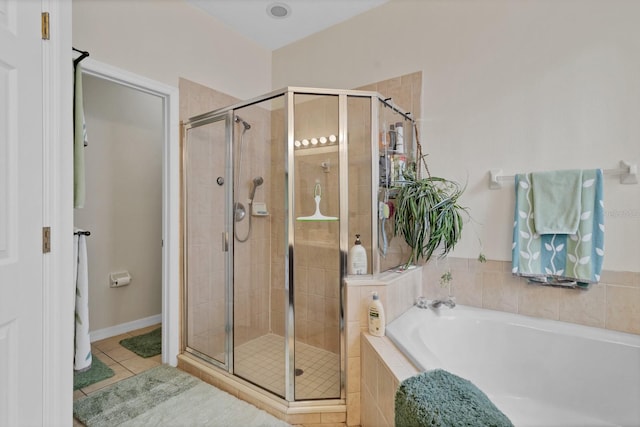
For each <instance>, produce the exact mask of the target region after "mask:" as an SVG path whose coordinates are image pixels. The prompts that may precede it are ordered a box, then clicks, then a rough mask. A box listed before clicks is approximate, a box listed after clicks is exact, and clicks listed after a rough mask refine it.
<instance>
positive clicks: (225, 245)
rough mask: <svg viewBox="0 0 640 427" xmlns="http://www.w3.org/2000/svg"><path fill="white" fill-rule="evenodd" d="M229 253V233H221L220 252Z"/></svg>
mask: <svg viewBox="0 0 640 427" xmlns="http://www.w3.org/2000/svg"><path fill="white" fill-rule="evenodd" d="M228 251H229V233H227V232H226V231H223V232H222V252H228Z"/></svg>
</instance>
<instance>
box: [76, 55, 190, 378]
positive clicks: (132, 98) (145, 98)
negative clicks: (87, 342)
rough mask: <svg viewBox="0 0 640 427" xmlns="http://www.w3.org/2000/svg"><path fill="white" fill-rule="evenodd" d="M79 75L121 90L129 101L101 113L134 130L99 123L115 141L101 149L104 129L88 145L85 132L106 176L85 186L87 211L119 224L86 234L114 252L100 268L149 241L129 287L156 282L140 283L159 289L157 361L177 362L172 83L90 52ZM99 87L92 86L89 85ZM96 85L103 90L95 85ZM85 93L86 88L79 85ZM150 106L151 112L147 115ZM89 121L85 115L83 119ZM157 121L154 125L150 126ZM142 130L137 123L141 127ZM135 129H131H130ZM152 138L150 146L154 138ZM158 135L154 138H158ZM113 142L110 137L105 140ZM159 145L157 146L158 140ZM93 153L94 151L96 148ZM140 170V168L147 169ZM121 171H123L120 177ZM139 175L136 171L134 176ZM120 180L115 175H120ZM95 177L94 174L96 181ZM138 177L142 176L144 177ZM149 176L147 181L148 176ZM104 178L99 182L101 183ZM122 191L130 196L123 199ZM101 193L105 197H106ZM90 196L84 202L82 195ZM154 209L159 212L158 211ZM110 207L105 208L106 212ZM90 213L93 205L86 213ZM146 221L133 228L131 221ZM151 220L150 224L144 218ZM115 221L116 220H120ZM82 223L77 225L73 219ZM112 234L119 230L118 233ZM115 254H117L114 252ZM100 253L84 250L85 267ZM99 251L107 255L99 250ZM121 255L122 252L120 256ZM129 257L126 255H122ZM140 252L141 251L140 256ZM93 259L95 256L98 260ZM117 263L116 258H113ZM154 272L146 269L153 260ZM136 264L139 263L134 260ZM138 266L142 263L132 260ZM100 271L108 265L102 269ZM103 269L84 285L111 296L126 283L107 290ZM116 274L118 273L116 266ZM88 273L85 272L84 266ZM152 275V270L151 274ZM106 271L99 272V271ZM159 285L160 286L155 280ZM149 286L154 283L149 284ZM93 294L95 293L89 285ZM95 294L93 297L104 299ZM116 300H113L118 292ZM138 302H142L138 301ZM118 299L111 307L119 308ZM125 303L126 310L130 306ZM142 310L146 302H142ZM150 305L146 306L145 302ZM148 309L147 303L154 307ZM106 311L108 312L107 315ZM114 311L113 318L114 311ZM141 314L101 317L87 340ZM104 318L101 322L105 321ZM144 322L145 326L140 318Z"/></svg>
mask: <svg viewBox="0 0 640 427" xmlns="http://www.w3.org/2000/svg"><path fill="white" fill-rule="evenodd" d="M82 67H83V78H84V79H85V81H87V82H88V83H89V85H90V93H94V94H95V93H103V94H104V95H103V96H104V97H107V96H109V97H110V96H111V95H115V94H116V93H120V94H126V97H125V98H123V99H126V101H122V102H127V103H129V104H128V105H120V107H118V106H117V105H111V106H109V107H108V108H101V109H100V110H101V111H100V114H105V115H109V114H112V115H119V116H120V117H119V118H120V120H119V125H117V126H116V127H122V128H126V127H128V126H129V127H134V128H136V130H135V131H134V133H133V135H135V137H134V138H135V141H134V140H130V141H127V140H121V139H122V137H120V135H122V134H120V133H119V132H120V131H122V129H115V130H114V129H113V127H111V128H104V129H97V130H95V131H96V132H98V133H100V132H102V131H105V129H109V130H106V132H110V133H112V134H111V135H107V137H108V138H109V139H110V141H111V142H113V145H114V146H113V147H109V148H110V150H108V151H104V150H105V149H106V148H107V147H105V146H100V137H104V136H105V135H100V136H96V137H97V140H96V141H95V144H94V145H95V147H91V145H92V143H91V138H92V136H91V132H92V130H91V129H90V128H88V129H87V130H88V133H89V145H88V147H86V150H91V149H93V150H94V151H98V150H102V156H100V157H101V158H100V162H99V164H100V169H102V170H103V173H102V175H100V176H103V177H109V179H110V183H109V184H108V185H109V188H100V187H99V186H98V187H97V188H98V190H99V191H97V192H96V193H97V194H91V193H90V190H89V189H88V191H87V200H90V199H91V198H93V199H94V200H96V201H99V202H98V203H97V205H94V207H93V209H92V210H93V214H96V213H97V212H100V213H101V214H102V215H104V218H102V220H101V221H102V223H103V224H106V223H109V222H111V223H113V222H114V221H115V222H116V227H117V229H118V230H119V231H118V232H117V233H111V234H110V235H109V236H104V234H105V230H100V229H97V230H89V231H91V232H92V236H91V237H88V238H87V239H93V238H98V237H99V236H100V234H101V233H102V234H103V238H104V239H105V241H106V242H107V243H105V246H107V247H105V248H100V250H105V251H107V252H110V253H111V256H112V259H115V260H117V261H115V264H114V263H112V264H111V265H106V264H103V265H102V266H101V267H100V268H101V269H103V270H104V269H108V270H112V269H114V268H115V269H117V270H120V269H122V270H126V269H128V267H127V265H126V263H122V261H120V260H121V259H122V254H126V253H127V251H128V252H131V254H130V255H128V256H129V257H132V256H140V255H141V254H140V253H139V252H140V250H137V252H138V255H135V253H136V249H135V248H132V247H131V246H132V245H133V243H131V242H134V241H143V242H147V243H148V242H151V243H149V251H150V252H151V255H148V256H146V258H147V259H146V260H142V261H141V263H142V265H147V266H146V267H144V268H146V269H147V270H148V271H147V272H146V273H143V276H144V277H140V278H139V280H138V283H135V282H136V278H135V275H133V274H132V275H131V276H132V278H131V284H130V285H129V286H131V287H132V290H135V291H138V289H137V288H136V289H133V287H134V286H136V285H142V284H143V283H144V282H145V281H149V280H151V281H154V280H155V281H156V284H155V285H153V284H146V285H144V286H148V287H150V289H148V290H147V291H146V292H147V293H148V292H157V293H158V294H159V295H156V296H155V298H156V302H155V307H156V308H155V310H156V311H157V305H158V302H159V305H160V311H161V315H160V321H161V324H162V362H163V363H167V364H170V365H172V366H175V365H176V364H177V354H178V324H179V320H178V300H179V293H178V291H179V290H178V285H179V282H178V280H179V279H178V277H179V276H178V268H179V244H178V236H179V185H178V182H179V175H178V173H179V133H178V89H177V88H175V87H172V86H168V85H165V84H163V83H160V82H157V81H153V80H150V79H148V78H146V77H143V76H139V75H136V74H134V73H130V72H128V71H125V70H122V69H119V68H116V67H113V66H110V65H107V64H104V63H101V62H99V61H95V60H93V59H91V58H87V59H85V60H84V61H83V62H82ZM94 90H98V92H94ZM99 91H102V92H99ZM85 94H86V89H85ZM102 100H103V101H104V107H107V106H108V105H109V104H113V103H118V102H120V101H118V100H117V98H116V97H113V98H112V99H111V100H109V99H102ZM92 101H93V100H88V99H87V98H85V108H86V104H87V103H92ZM130 103H139V105H138V108H140V109H142V110H144V111H140V113H141V114H136V116H137V119H135V118H132V117H131V116H130V115H127V114H126V112H124V113H125V114H124V115H123V114H122V113H123V111H119V108H120V110H126V108H129V107H131V105H130ZM149 111H151V112H152V114H148V113H149ZM87 120H89V118H88V119H87ZM131 120H138V122H139V121H143V122H145V123H144V126H138V125H139V124H140V123H131V122H130V121H131ZM154 128H155V129H154ZM141 129H142V130H141ZM136 132H137V133H136ZM125 134H126V135H132V133H125ZM152 141H156V142H155V145H156V146H155V147H154V146H153V145H154V142H152ZM158 141H159V142H160V143H159V144H158ZM109 145H111V144H109ZM158 145H159V146H158ZM94 155H95V153H94ZM89 167H90V166H89V164H87V176H89V174H91V173H93V172H95V171H90V170H89ZM145 171H146V172H145ZM125 172H127V173H126V176H125ZM136 174H138V175H136ZM123 177H124V179H121V178H123ZM95 179H96V178H95V177H94V180H95ZM143 181H144V182H143ZM151 181H153V182H151ZM102 184H104V183H102ZM128 185H129V186H130V187H136V188H137V190H136V191H133V192H129V191H127V192H126V193H128V195H124V196H123V194H118V193H124V192H123V191H120V192H119V191H118V188H121V189H126V188H127V186H128ZM154 187H155V189H154V190H152V193H155V194H151V193H149V192H147V193H146V194H141V191H142V192H143V193H144V192H145V191H147V190H148V189H149V188H154ZM127 198H128V199H127ZM140 198H145V199H147V200H146V201H145V202H144V203H140V200H139V199H140ZM105 199H106V200H105ZM88 203H89V202H88ZM154 209H155V210H156V211H155V214H154V215H156V216H157V217H156V218H155V219H153V218H149V217H148V216H149V212H153V210H154ZM158 210H160V211H161V214H160V213H158V212H157V211H158ZM75 211H76V215H74V216H76V217H81V216H82V215H84V214H85V213H78V212H79V211H82V210H81V209H76V210H75ZM107 211H108V212H107ZM87 214H90V215H91V212H87ZM136 221H138V223H139V224H144V226H140V227H136V226H135V223H136ZM149 223H150V225H149ZM118 224H119V225H118ZM76 225H81V224H76ZM98 227H99V228H100V221H98ZM132 234H133V235H134V238H133V239H132V240H131V241H127V236H129V237H130V236H131V235H132ZM118 235H120V236H121V237H120V238H119V237H118ZM114 253H116V254H118V253H119V254H121V255H113V254H114ZM98 256H100V255H99V254H92V253H90V255H89V259H90V261H89V265H90V268H91V265H92V261H91V257H98ZM103 256H109V255H107V254H103ZM118 256H120V258H118ZM125 256H127V255H125ZM143 258H145V257H144V256H143ZM98 261H99V260H98V259H96V262H98ZM118 263H120V264H118ZM154 263H155V266H156V267H155V268H156V269H158V270H159V271H156V272H151V271H150V270H152V269H153V265H154ZM139 265H140V264H139ZM138 268H140V267H138ZM105 271H106V270H105ZM105 271H102V273H103V274H101V275H100V277H99V278H98V279H97V280H96V283H90V288H91V287H93V286H95V287H97V288H99V289H100V291H99V293H105V292H106V295H108V296H113V295H116V293H117V292H118V291H126V289H112V288H111V287H110V280H109V274H108V273H111V272H112V271H109V272H108V273H105ZM116 273H117V272H116ZM90 274H91V273H90ZM154 275H155V277H150V276H154ZM103 276H105V277H103ZM157 282H159V283H160V286H158V283H157ZM153 286H155V288H153ZM94 293H95V292H94ZM99 293H97V295H98V296H97V298H100V299H101V300H104V298H102V297H100V295H99ZM130 294H131V298H128V297H126V296H125V297H124V298H125V299H130V301H128V303H129V304H134V305H135V304H140V303H141V301H136V300H135V299H136V295H137V293H136V292H130ZM89 295H90V298H91V295H92V291H91V289H90V291H89ZM124 295H126V294H125V293H122V292H121V293H120V296H119V298H123V296H124ZM114 301H116V304H117V301H118V299H117V298H116V299H115V300H114ZM141 307H142V306H141ZM121 308H122V305H120V306H118V307H117V309H118V310H121ZM129 310H132V309H131V308H129ZM143 310H144V309H143ZM146 310H147V311H148V310H149V308H148V307H147V308H146ZM152 310H153V309H152ZM155 314H156V315H155V316H145V315H143V319H142V322H143V323H144V322H145V321H147V322H154V321H155V323H157V313H155ZM102 316H103V319H101V320H100V321H102V322H109V319H108V318H107V319H104V317H105V315H104V314H103V315H102ZM107 317H108V316H107ZM114 318H115V317H114ZM139 320H140V319H136V320H135V321H133V322H126V321H125V322H120V321H118V320H117V319H116V320H112V323H116V324H115V325H112V326H110V327H106V328H105V327H104V326H101V325H100V324H98V325H97V328H96V327H94V326H91V328H92V330H94V331H95V330H96V329H98V331H97V332H98V333H97V334H94V333H92V335H91V338H92V341H95V340H98V339H103V338H107V337H108V336H113V335H117V334H119V333H123V332H128V329H137V328H139V327H140V326H141V324H140V323H139V322H138V321H139ZM104 324H107V323H104ZM142 326H144V325H142Z"/></svg>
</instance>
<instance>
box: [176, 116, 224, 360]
mask: <svg viewBox="0 0 640 427" xmlns="http://www.w3.org/2000/svg"><path fill="white" fill-rule="evenodd" d="M228 120H229V119H228V116H227V115H226V114H225V115H221V116H217V117H214V118H212V119H208V120H207V121H205V122H203V123H197V122H196V123H195V124H190V125H189V127H188V128H187V129H186V133H185V140H184V148H183V149H184V164H183V168H184V195H185V212H184V218H185V219H184V224H185V241H184V245H185V258H186V259H185V263H184V265H185V281H186V287H185V289H186V295H185V298H184V303H185V305H186V307H185V313H186V325H185V334H184V336H185V339H186V342H185V348H186V350H187V351H188V352H191V353H194V354H197V355H198V356H199V357H202V358H205V359H207V360H209V361H211V362H212V363H214V364H216V365H218V366H221V367H224V368H226V369H228V368H229V360H228V353H229V351H228V349H229V347H230V345H229V341H230V339H231V338H230V336H229V330H230V328H231V326H230V313H229V312H230V307H229V305H228V304H227V301H228V300H229V294H230V288H229V286H230V285H229V283H230V280H229V265H230V261H229V256H230V255H229V245H230V243H229V233H228V225H227V224H228V218H227V212H228V209H226V205H227V203H228V197H229V196H228V193H229V191H228V190H227V189H228V188H230V185H231V178H230V176H229V175H230V172H229V170H230V168H229V167H228V165H227V163H228V155H227V152H228V151H227V143H226V141H227V125H226V123H227V121H228Z"/></svg>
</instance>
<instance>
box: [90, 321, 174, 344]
mask: <svg viewBox="0 0 640 427" xmlns="http://www.w3.org/2000/svg"><path fill="white" fill-rule="evenodd" d="M158 323H162V314H156V315H155V316H149V317H145V318H144V319H138V320H133V321H131V322H127V323H121V324H119V325H115V326H110V327H108V328H104V329H98V330H97V331H91V332H90V333H89V336H90V337H91V338H90V339H91V342H94V341H100V340H103V339H105V338H111V337H115V336H116V335H120V334H126V333H127V332H131V331H135V330H136V329H141V328H146V327H147V326H151V325H155V324H158Z"/></svg>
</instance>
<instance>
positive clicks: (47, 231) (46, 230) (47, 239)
mask: <svg viewBox="0 0 640 427" xmlns="http://www.w3.org/2000/svg"><path fill="white" fill-rule="evenodd" d="M49 252H51V227H42V253H43V254H48V253H49Z"/></svg>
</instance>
